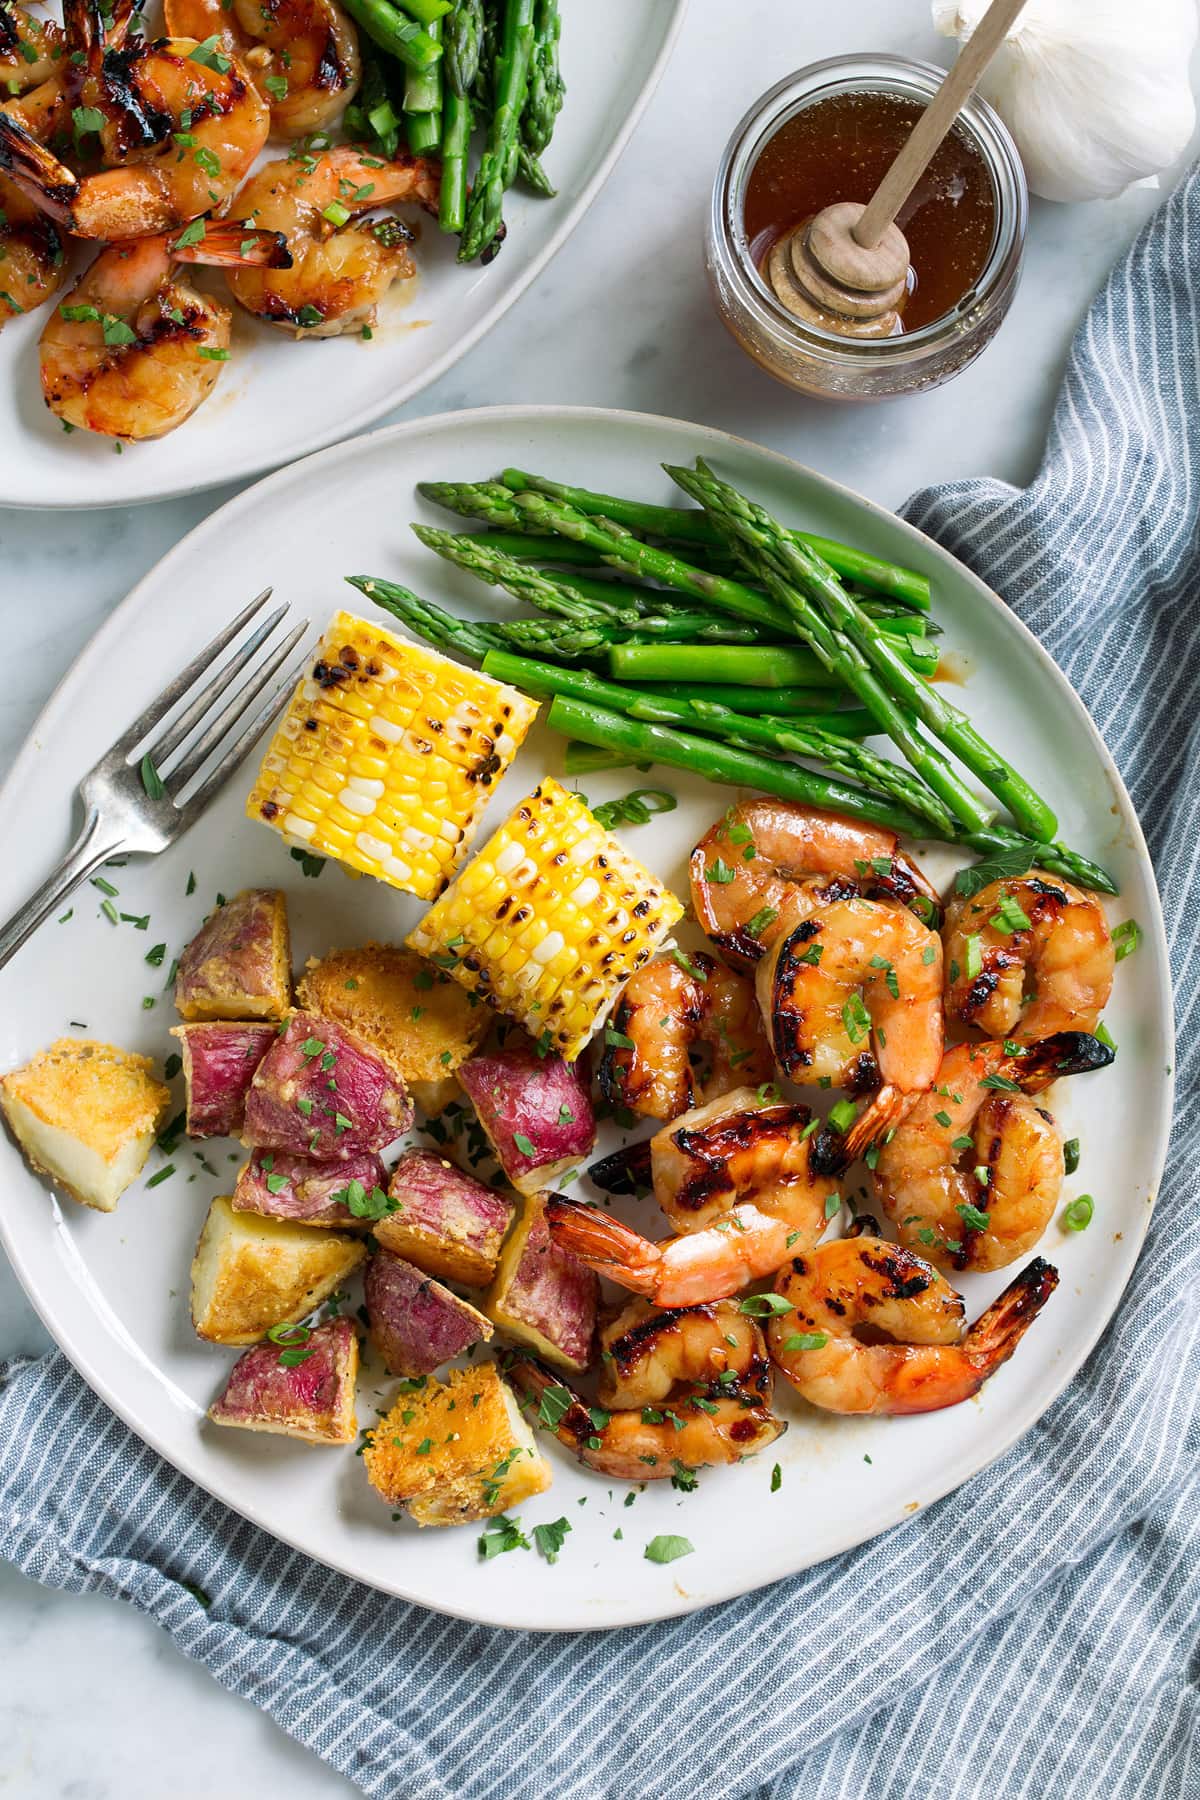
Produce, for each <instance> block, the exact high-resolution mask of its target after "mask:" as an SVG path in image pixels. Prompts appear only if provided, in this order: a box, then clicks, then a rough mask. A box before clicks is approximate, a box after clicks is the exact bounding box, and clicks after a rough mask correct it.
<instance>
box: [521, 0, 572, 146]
mask: <svg viewBox="0 0 1200 1800" xmlns="http://www.w3.org/2000/svg"><path fill="white" fill-rule="evenodd" d="M561 36H562V19H561V17H560V16H559V11H558V0H536V4H535V6H534V14H533V52H532V55H531V57H530V63H529V93H528V96H527V98H526V101H525V110H524V112H523V113H522V114H521V137H522V140H523V141H524V142H525V143H526V144H527V145H528V146H529V148H530V150H532V151H533V153H534V155H535V156H538V155H540V154H541V152H542V151H543V150H544V149H545V148H546V146H547V144H549V142H550V139H551V138H552V137H553V135H554V123H555V120H556V119H557V118H558V115H559V113H560V112H561V111H562V105H563V98H564V96H565V94H566V91H567V89H566V83H565V82H564V81H563V78H562V71H561V69H560V68H559V63H558V40H559V38H560V37H561Z"/></svg>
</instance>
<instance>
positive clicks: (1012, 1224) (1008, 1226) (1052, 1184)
mask: <svg viewBox="0 0 1200 1800" xmlns="http://www.w3.org/2000/svg"><path fill="white" fill-rule="evenodd" d="M1112 1059H1113V1053H1112V1051H1111V1050H1110V1049H1109V1048H1108V1047H1107V1045H1105V1044H1102V1043H1101V1042H1100V1040H1099V1038H1094V1037H1089V1036H1088V1035H1087V1034H1086V1033H1085V1032H1081V1031H1069V1032H1061V1033H1059V1034H1058V1035H1057V1036H1055V1037H1049V1038H1043V1040H1042V1042H1041V1043H1040V1044H1035V1045H1033V1046H1032V1047H1031V1048H1029V1049H1028V1050H1025V1049H1023V1048H1022V1046H1021V1045H1019V1044H1016V1043H1013V1042H1012V1041H1011V1040H1009V1043H1008V1044H1007V1045H1006V1044H1003V1043H987V1044H958V1045H956V1046H955V1048H954V1049H953V1050H948V1051H947V1052H946V1054H945V1056H944V1057H943V1058H942V1066H941V1068H940V1069H939V1070H938V1076H937V1081H936V1082H935V1084H934V1086H933V1087H932V1088H931V1089H930V1090H929V1092H928V1093H926V1094H922V1095H921V1097H920V1099H919V1100H918V1101H917V1102H916V1104H915V1105H914V1106H913V1107H912V1109H911V1111H910V1112H909V1113H908V1114H907V1115H906V1117H905V1118H904V1120H903V1122H902V1123H901V1124H900V1125H898V1126H897V1127H896V1129H895V1131H894V1132H892V1133H891V1135H890V1136H889V1137H888V1139H887V1141H886V1142H885V1143H884V1144H883V1145H882V1147H881V1149H880V1152H879V1160H878V1162H877V1164H876V1167H875V1187H876V1191H877V1193H878V1196H879V1201H880V1204H881V1205H882V1207H883V1209H884V1211H885V1212H886V1213H887V1216H888V1218H889V1219H891V1220H892V1221H893V1222H894V1223H895V1225H896V1227H897V1229H898V1231H899V1234H900V1241H901V1243H903V1244H907V1245H908V1246H909V1247H910V1248H912V1249H916V1248H917V1247H918V1246H924V1247H925V1254H926V1255H927V1256H928V1257H929V1260H930V1262H933V1263H936V1264H937V1265H938V1266H939V1267H940V1268H955V1269H1002V1268H1004V1267H1005V1266H1006V1265H1007V1264H1008V1263H1011V1262H1015V1261H1016V1260H1017V1258H1018V1257H1019V1256H1024V1255H1025V1253H1026V1251H1028V1250H1032V1249H1033V1246H1034V1245H1035V1244H1036V1243H1037V1241H1038V1239H1039V1238H1040V1237H1041V1235H1042V1233H1043V1232H1044V1231H1045V1229H1046V1226H1047V1225H1048V1224H1049V1223H1050V1219H1051V1216H1052V1214H1053V1212H1054V1208H1055V1206H1056V1205H1057V1204H1058V1197H1059V1194H1060V1192H1061V1190H1062V1179H1063V1152H1062V1138H1061V1135H1060V1133H1059V1130H1058V1127H1057V1125H1056V1124H1055V1123H1054V1120H1053V1119H1052V1118H1051V1116H1050V1114H1049V1113H1048V1112H1043V1111H1042V1109H1041V1108H1040V1107H1038V1106H1035V1105H1034V1103H1033V1101H1032V1099H1030V1098H1029V1096H1030V1095H1032V1094H1037V1093H1040V1092H1041V1091H1042V1089H1044V1088H1046V1087H1049V1085H1050V1083H1051V1082H1052V1081H1056V1080H1057V1079H1058V1077H1059V1076H1060V1075H1079V1074H1083V1073H1085V1072H1086V1071H1087V1070H1089V1069H1103V1068H1105V1067H1106V1066H1107V1065H1108V1064H1109V1063H1110V1062H1111V1061H1112Z"/></svg>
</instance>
